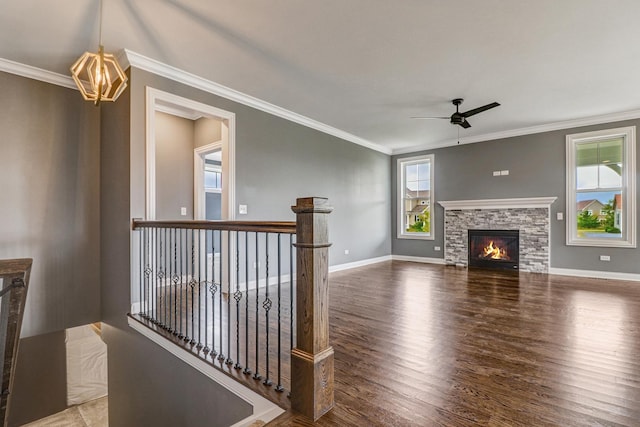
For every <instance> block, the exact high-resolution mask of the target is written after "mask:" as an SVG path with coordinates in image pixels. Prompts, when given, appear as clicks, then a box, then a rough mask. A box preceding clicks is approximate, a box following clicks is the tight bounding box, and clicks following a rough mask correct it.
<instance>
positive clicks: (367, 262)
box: [329, 255, 391, 273]
mask: <svg viewBox="0 0 640 427" xmlns="http://www.w3.org/2000/svg"><path fill="white" fill-rule="evenodd" d="M384 261H391V255H385V256H381V257H377V258H368V259H362V260H360V261H354V262H348V263H346V264H337V265H332V266H331V267H329V273H333V272H334V271H342V270H349V269H351V268H358V267H364V266H365V265H370V264H377V263H379V262H384Z"/></svg>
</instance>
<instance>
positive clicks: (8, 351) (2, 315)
mask: <svg viewBox="0 0 640 427" xmlns="http://www.w3.org/2000/svg"><path fill="white" fill-rule="evenodd" d="M32 263H33V260H32V259H8V260H0V278H1V279H2V298H0V305H1V306H2V308H1V309H0V346H1V347H2V349H3V350H4V351H3V353H4V358H3V360H2V364H3V365H2V366H3V367H2V375H0V382H1V384H0V419H1V420H2V422H3V425H7V420H8V413H9V401H10V398H11V390H12V388H13V372H14V369H15V366H16V357H17V355H18V344H19V340H20V329H21V328H22V318H23V317H24V306H25V302H26V299H27V288H28V285H29V276H30V274H31V264H32Z"/></svg>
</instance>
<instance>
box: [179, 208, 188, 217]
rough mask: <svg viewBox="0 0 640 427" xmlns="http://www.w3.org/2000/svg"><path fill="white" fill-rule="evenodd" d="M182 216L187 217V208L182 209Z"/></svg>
mask: <svg viewBox="0 0 640 427" xmlns="http://www.w3.org/2000/svg"><path fill="white" fill-rule="evenodd" d="M180 215H182V216H186V215H187V208H185V207H182V208H180Z"/></svg>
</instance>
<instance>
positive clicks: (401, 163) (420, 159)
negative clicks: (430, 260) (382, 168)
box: [396, 154, 435, 240]
mask: <svg viewBox="0 0 640 427" xmlns="http://www.w3.org/2000/svg"><path fill="white" fill-rule="evenodd" d="M434 159H435V156H434V155H433V154H425V155H420V156H413V157H403V158H399V159H397V163H396V165H397V186H396V187H397V188H396V191H397V193H398V198H397V199H398V200H397V209H396V211H397V218H396V222H397V228H398V230H397V231H398V233H397V238H398V239H416V240H434V239H435V221H434V209H433V207H434V200H435V199H434V194H435V191H434V169H435V161H434ZM426 161H428V162H429V221H430V222H431V226H430V227H429V230H430V231H429V234H428V235H427V234H426V233H419V232H413V233H408V232H406V231H405V228H406V227H405V221H404V218H405V216H406V213H405V211H404V197H403V196H404V187H405V177H404V174H405V166H407V165H411V164H417V163H425V162H426Z"/></svg>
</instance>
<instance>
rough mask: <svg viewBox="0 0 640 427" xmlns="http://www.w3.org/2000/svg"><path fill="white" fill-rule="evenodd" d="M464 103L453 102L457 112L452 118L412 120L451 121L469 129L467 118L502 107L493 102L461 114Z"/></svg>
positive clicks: (461, 100) (457, 99)
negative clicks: (460, 107)
mask: <svg viewBox="0 0 640 427" xmlns="http://www.w3.org/2000/svg"><path fill="white" fill-rule="evenodd" d="M463 101H464V99H462V98H456V99H454V100H452V101H451V102H452V103H453V105H455V106H456V112H455V113H453V114H452V115H451V117H411V118H412V119H447V120H449V121H450V123H451V124H452V125H458V126H462V127H463V128H465V129H467V128H470V127H471V124H470V123H469V122H468V121H467V117H471V116H473V115H476V114H478V113H482V112H483V111H487V110H490V109H491V108H495V107H497V106H499V105H500V104H498V103H497V102H492V103H491V104H487V105H483V106H482V107H478V108H474V109H473V110H469V111H465V112H463V113H461V112H460V111H458V107H459V106H460V104H462V102H463Z"/></svg>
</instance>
